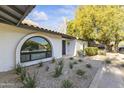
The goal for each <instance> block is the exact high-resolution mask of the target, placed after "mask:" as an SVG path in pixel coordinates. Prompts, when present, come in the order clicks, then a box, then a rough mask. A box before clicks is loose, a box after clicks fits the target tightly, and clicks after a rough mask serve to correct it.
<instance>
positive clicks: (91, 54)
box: [85, 47, 98, 56]
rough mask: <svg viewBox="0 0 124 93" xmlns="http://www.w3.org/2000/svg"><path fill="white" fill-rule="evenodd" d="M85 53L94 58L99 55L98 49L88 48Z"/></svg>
mask: <svg viewBox="0 0 124 93" xmlns="http://www.w3.org/2000/svg"><path fill="white" fill-rule="evenodd" d="M85 53H86V55H88V56H94V55H97V54H98V48H97V47H87V48H85Z"/></svg>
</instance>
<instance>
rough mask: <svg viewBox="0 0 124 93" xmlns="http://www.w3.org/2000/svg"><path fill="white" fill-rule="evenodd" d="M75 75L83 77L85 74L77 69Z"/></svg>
mask: <svg viewBox="0 0 124 93" xmlns="http://www.w3.org/2000/svg"><path fill="white" fill-rule="evenodd" d="M76 74H77V75H79V76H83V75H84V74H85V71H83V70H81V69H78V70H77V72H76Z"/></svg>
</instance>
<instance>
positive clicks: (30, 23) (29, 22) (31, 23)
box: [22, 19, 40, 27]
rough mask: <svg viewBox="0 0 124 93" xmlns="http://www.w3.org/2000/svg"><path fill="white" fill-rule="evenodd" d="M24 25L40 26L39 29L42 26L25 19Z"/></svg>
mask: <svg viewBox="0 0 124 93" xmlns="http://www.w3.org/2000/svg"><path fill="white" fill-rule="evenodd" d="M22 23H26V24H28V25H33V26H38V27H40V24H38V23H37V22H34V21H32V20H31V19H24V20H23V21H22Z"/></svg>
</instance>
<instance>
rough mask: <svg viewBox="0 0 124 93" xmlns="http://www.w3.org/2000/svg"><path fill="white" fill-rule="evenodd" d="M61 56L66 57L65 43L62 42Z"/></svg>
mask: <svg viewBox="0 0 124 93" xmlns="http://www.w3.org/2000/svg"><path fill="white" fill-rule="evenodd" d="M62 55H66V41H65V40H62Z"/></svg>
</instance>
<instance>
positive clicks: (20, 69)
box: [15, 64, 23, 75]
mask: <svg viewBox="0 0 124 93" xmlns="http://www.w3.org/2000/svg"><path fill="white" fill-rule="evenodd" d="M15 70H16V74H18V75H19V74H20V73H21V72H22V70H23V67H22V66H21V65H20V64H17V67H16V69H15Z"/></svg>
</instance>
